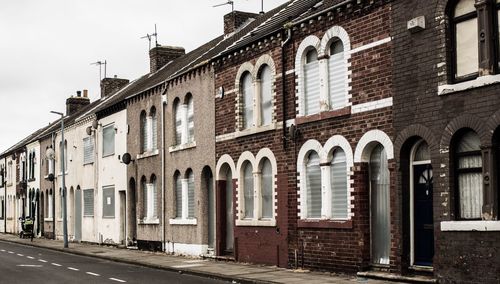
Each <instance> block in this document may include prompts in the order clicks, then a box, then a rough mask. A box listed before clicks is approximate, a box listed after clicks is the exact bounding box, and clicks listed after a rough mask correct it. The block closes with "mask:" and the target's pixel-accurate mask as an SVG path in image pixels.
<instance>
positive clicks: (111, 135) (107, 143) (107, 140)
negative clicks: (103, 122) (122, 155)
mask: <svg viewBox="0 0 500 284" xmlns="http://www.w3.org/2000/svg"><path fill="white" fill-rule="evenodd" d="M115 132H116V130H115V125H114V124H110V125H107V126H105V127H104V128H103V129H102V156H103V157H107V156H111V155H114V154H115Z"/></svg>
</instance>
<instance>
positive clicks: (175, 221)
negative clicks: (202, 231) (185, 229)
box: [168, 218, 198, 225]
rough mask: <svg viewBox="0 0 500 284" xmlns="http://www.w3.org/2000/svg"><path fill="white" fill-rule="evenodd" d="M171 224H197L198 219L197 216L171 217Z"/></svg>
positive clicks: (169, 221)
mask: <svg viewBox="0 0 500 284" xmlns="http://www.w3.org/2000/svg"><path fill="white" fill-rule="evenodd" d="M168 223H169V224H170V225H197V224H198V220H197V219H196V218H192V219H170V220H168Z"/></svg>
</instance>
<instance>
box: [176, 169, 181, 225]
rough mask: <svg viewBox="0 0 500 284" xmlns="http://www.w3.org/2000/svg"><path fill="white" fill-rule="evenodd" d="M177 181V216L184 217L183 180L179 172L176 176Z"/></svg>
mask: <svg viewBox="0 0 500 284" xmlns="http://www.w3.org/2000/svg"><path fill="white" fill-rule="evenodd" d="M174 183H175V216H176V218H182V180H181V177H180V174H179V172H177V173H176V175H175V177H174Z"/></svg>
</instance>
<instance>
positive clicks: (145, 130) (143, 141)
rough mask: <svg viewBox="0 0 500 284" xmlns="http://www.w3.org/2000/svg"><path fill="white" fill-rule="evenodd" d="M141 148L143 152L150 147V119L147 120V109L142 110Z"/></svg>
mask: <svg viewBox="0 0 500 284" xmlns="http://www.w3.org/2000/svg"><path fill="white" fill-rule="evenodd" d="M140 120H141V150H142V152H143V153H144V152H147V148H148V137H149V134H148V120H147V115H146V111H144V110H143V111H142V112H141V117H140Z"/></svg>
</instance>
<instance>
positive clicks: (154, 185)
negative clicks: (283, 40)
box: [150, 177, 158, 219]
mask: <svg viewBox="0 0 500 284" xmlns="http://www.w3.org/2000/svg"><path fill="white" fill-rule="evenodd" d="M151 200H152V201H151V202H150V204H153V215H152V217H153V219H156V218H158V185H157V183H156V177H155V178H154V179H153V180H152V181H151Z"/></svg>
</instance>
